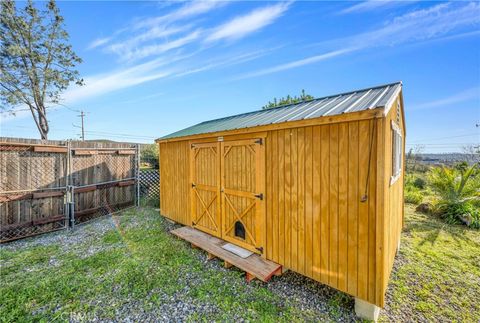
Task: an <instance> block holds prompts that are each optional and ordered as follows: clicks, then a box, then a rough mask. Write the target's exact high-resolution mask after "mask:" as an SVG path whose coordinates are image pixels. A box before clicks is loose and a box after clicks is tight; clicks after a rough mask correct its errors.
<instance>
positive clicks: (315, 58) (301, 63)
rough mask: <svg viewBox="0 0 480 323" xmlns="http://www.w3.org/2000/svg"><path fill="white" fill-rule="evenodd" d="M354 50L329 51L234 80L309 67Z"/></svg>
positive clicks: (247, 74)
mask: <svg viewBox="0 0 480 323" xmlns="http://www.w3.org/2000/svg"><path fill="white" fill-rule="evenodd" d="M355 50H356V48H353V47H352V48H345V49H340V50H336V51H331V52H328V53H324V54H320V55H316V56H311V57H307V58H304V59H299V60H296V61H292V62H289V63H285V64H280V65H276V66H273V67H269V68H265V69H261V70H258V71H254V72H251V73H246V74H243V75H241V76H239V77H237V78H236V79H244V78H249V77H255V76H261V75H266V74H272V73H276V72H281V71H285V70H289V69H292V68H296V67H300V66H304V65H309V64H313V63H317V62H320V61H324V60H327V59H330V58H333V57H336V56H340V55H344V54H347V53H350V52H353V51H355Z"/></svg>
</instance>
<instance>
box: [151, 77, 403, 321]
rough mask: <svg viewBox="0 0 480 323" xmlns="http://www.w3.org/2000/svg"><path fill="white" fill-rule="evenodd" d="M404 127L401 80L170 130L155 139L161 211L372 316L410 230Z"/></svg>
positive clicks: (174, 219)
mask: <svg viewBox="0 0 480 323" xmlns="http://www.w3.org/2000/svg"><path fill="white" fill-rule="evenodd" d="M404 120H405V118H404V109H403V97H402V83H400V82H399V83H392V84H387V85H382V86H377V87H373V88H368V89H363V90H357V91H352V92H348V93H342V94H336V95H332V96H328V97H323V98H318V99H315V100H311V101H308V102H302V103H297V104H292V105H287V106H282V107H278V108H274V109H269V110H260V111H254V112H249V113H244V114H240V115H235V116H230V117H226V118H221V119H216V120H211V121H206V122H202V123H200V124H197V125H194V126H192V127H189V128H186V129H183V130H180V131H178V132H175V133H172V134H170V135H167V136H165V137H163V138H160V139H158V140H157V142H158V144H159V150H160V178H161V189H160V192H161V193H160V205H161V214H162V215H163V216H165V217H167V218H169V219H171V220H173V221H176V222H178V223H181V224H184V225H186V226H191V227H193V228H195V229H198V230H201V231H202V232H205V233H208V234H209V235H211V236H214V237H216V238H220V239H222V240H224V241H227V242H230V243H233V244H235V245H237V246H240V247H242V248H244V249H247V250H250V251H252V252H254V253H255V254H257V256H256V257H260V258H262V259H265V260H268V261H271V262H274V263H277V264H280V265H281V266H283V268H284V269H290V270H293V271H295V272H298V273H300V274H302V275H305V276H308V277H311V278H313V279H315V280H317V281H319V282H321V283H324V284H327V285H329V286H332V287H334V288H336V289H339V290H341V291H343V292H345V293H348V294H350V295H353V296H355V297H356V310H357V313H358V314H359V315H360V316H363V317H369V318H374V317H375V314H377V313H378V307H377V306H379V307H383V306H384V304H385V291H386V289H387V284H388V280H389V276H390V272H391V269H392V266H393V260H394V257H395V254H396V251H397V247H398V245H399V241H400V232H401V228H402V225H403V175H404V172H403V169H404V151H405V149H404V145H405V134H406V133H405V122H404ZM254 256H255V255H254Z"/></svg>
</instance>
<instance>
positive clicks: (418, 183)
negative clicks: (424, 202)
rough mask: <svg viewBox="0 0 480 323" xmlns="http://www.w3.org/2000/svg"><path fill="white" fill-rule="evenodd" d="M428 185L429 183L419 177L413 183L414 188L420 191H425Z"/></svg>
mask: <svg viewBox="0 0 480 323" xmlns="http://www.w3.org/2000/svg"><path fill="white" fill-rule="evenodd" d="M426 185H427V181H426V180H424V179H423V178H421V177H417V178H415V180H414V181H413V186H415V187H416V188H418V189H421V190H423V189H425V186H426Z"/></svg>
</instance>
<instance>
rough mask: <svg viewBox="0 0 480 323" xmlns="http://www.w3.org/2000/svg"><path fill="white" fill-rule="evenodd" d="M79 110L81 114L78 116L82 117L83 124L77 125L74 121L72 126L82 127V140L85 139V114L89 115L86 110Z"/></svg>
mask: <svg viewBox="0 0 480 323" xmlns="http://www.w3.org/2000/svg"><path fill="white" fill-rule="evenodd" d="M77 112H80V114H79V115H77V117H80V118H82V125H81V126H77V125H76V124H73V123H72V126H74V127H76V128H81V129H82V134H81V135H80V137H81V138H82V141H85V122H84V118H85V116H86V115H87V114H86V113H85V112H83V110H81V111H78V110H77Z"/></svg>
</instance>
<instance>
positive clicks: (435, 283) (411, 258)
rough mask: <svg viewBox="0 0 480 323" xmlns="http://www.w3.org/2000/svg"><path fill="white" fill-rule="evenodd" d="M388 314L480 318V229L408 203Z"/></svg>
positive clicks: (428, 318)
mask: <svg viewBox="0 0 480 323" xmlns="http://www.w3.org/2000/svg"><path fill="white" fill-rule="evenodd" d="M405 210H406V226H405V228H404V232H403V234H402V246H401V248H400V254H399V255H398V256H397V259H396V262H397V264H396V267H398V268H396V270H395V271H394V273H393V275H392V277H391V280H390V290H389V291H388V293H389V295H388V298H390V300H391V302H390V306H389V307H390V308H389V309H388V311H389V312H390V313H388V316H390V315H391V316H390V317H394V316H396V315H401V314H404V315H406V316H404V317H418V318H423V319H426V320H430V321H452V320H453V321H464V322H479V321H480V301H479V295H480V234H479V232H478V230H473V229H468V228H466V227H465V226H461V225H448V224H445V223H444V222H443V221H441V220H438V219H436V218H434V217H431V216H427V215H424V214H420V213H417V212H415V211H414V208H413V207H412V206H407V207H406V208H405Z"/></svg>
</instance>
